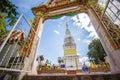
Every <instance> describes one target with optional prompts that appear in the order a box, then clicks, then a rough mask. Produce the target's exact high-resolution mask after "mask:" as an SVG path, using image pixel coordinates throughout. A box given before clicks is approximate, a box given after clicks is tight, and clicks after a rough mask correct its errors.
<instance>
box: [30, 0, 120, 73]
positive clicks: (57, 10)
mask: <svg viewBox="0 0 120 80" xmlns="http://www.w3.org/2000/svg"><path fill="white" fill-rule="evenodd" d="M97 3H98V0H58V2H57V1H56V2H51V0H49V1H48V3H47V4H42V5H39V6H38V7H34V8H32V12H33V13H34V15H35V19H34V23H33V28H34V29H35V30H36V33H37V34H38V35H39V37H40V38H41V35H42V30H43V25H44V21H45V20H47V19H57V18H60V17H62V16H73V15H76V14H78V13H82V12H84V13H86V14H88V16H89V17H90V20H91V22H92V23H93V26H94V29H95V30H96V32H97V34H98V36H99V37H100V41H101V43H102V45H103V47H104V49H105V51H106V53H107V58H108V60H109V64H110V67H111V71H112V72H120V65H119V64H120V61H119V57H120V27H119V26H118V25H116V24H114V23H113V22H112V21H111V20H110V19H109V18H108V17H107V16H106V14H105V11H106V8H107V7H108V4H109V3H111V1H110V0H108V2H107V5H106V7H105V8H102V7H100V6H99V5H98V4H97ZM29 37H32V35H31V36H29ZM36 41H38V39H35V38H34V40H33V46H32V48H33V47H35V46H38V45H36V44H35V43H36ZM38 42H39V43H40V40H39V41H38ZM32 50H33V49H32ZM31 52H32V51H31ZM33 52H34V51H33ZM33 68H34V69H33V70H36V69H35V67H33Z"/></svg>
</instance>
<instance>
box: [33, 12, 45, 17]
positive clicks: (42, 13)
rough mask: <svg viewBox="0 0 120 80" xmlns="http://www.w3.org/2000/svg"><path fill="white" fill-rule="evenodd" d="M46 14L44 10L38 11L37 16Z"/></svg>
mask: <svg viewBox="0 0 120 80" xmlns="http://www.w3.org/2000/svg"><path fill="white" fill-rule="evenodd" d="M43 15H44V12H42V11H39V12H37V13H36V15H35V16H36V17H41V16H43Z"/></svg>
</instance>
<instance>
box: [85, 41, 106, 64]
mask: <svg viewBox="0 0 120 80" xmlns="http://www.w3.org/2000/svg"><path fill="white" fill-rule="evenodd" d="M88 50H89V51H88V53H87V56H88V57H89V60H90V61H95V64H98V63H101V62H104V61H105V59H104V57H105V56H106V53H105V51H104V48H103V47H102V44H101V42H100V40H99V39H94V40H92V41H91V43H90V44H89V45H88Z"/></svg>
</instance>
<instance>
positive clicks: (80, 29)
mask: <svg viewBox="0 0 120 80" xmlns="http://www.w3.org/2000/svg"><path fill="white" fill-rule="evenodd" d="M10 1H11V2H12V3H14V4H15V5H16V6H18V9H17V10H18V12H19V13H20V14H21V13H23V14H24V15H25V16H26V17H27V19H28V20H29V19H33V18H34V15H33V13H32V11H31V8H32V7H35V6H38V5H39V4H40V3H41V2H44V3H46V2H47V0H34V1H33V0H29V1H28V0H10ZM66 22H68V25H69V29H70V31H71V34H72V36H73V38H74V40H75V43H76V46H77V53H78V55H80V59H79V60H80V62H84V61H86V64H87V63H88V57H87V56H86V54H87V52H88V44H89V43H90V41H91V40H93V39H94V38H98V36H97V35H96V32H95V31H94V28H93V26H92V23H91V22H90V20H89V17H88V16H87V15H86V14H84V13H81V14H78V15H76V16H72V17H67V16H63V17H61V18H60V19H49V20H46V21H45V23H44V29H43V33H42V38H41V42H40V46H39V50H38V55H43V56H44V57H45V59H48V60H50V61H52V63H55V64H57V58H58V57H63V42H64V36H65V28H66Z"/></svg>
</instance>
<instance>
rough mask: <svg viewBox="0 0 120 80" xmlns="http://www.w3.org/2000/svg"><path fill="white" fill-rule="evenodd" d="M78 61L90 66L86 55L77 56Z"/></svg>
mask: <svg viewBox="0 0 120 80" xmlns="http://www.w3.org/2000/svg"><path fill="white" fill-rule="evenodd" d="M79 62H80V63H81V64H82V65H83V64H84V63H85V64H86V65H87V66H90V62H89V59H88V57H80V58H79Z"/></svg>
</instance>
